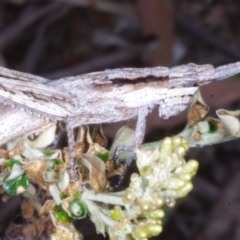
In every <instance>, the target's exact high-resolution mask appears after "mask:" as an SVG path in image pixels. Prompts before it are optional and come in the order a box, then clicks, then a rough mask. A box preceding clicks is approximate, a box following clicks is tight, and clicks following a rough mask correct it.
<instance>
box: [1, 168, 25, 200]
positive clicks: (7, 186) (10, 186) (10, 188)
mask: <svg viewBox="0 0 240 240" xmlns="http://www.w3.org/2000/svg"><path fill="white" fill-rule="evenodd" d="M9 176H10V173H8V174H7V175H6V176H5V178H4V179H3V189H4V190H5V192H7V193H8V194H10V195H17V194H19V193H22V192H23V191H24V190H26V189H27V188H28V186H29V177H28V176H27V174H23V175H21V176H20V177H17V178H15V179H11V180H8V177H9Z"/></svg>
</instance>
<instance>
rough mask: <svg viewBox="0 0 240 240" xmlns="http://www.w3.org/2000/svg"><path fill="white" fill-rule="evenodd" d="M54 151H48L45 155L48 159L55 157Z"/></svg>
mask: <svg viewBox="0 0 240 240" xmlns="http://www.w3.org/2000/svg"><path fill="white" fill-rule="evenodd" d="M53 153H54V152H53V151H50V150H48V151H46V152H45V153H44V154H45V155H46V156H47V157H50V156H52V155H53Z"/></svg>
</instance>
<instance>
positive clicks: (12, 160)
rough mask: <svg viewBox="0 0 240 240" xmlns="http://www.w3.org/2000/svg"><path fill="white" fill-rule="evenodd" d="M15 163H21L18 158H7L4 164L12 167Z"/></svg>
mask: <svg viewBox="0 0 240 240" xmlns="http://www.w3.org/2000/svg"><path fill="white" fill-rule="evenodd" d="M15 163H16V164H19V165H22V163H21V162H19V161H18V160H14V159H8V160H7V161H6V162H5V163H4V164H5V166H6V167H9V168H12V167H13V165H14V164H15Z"/></svg>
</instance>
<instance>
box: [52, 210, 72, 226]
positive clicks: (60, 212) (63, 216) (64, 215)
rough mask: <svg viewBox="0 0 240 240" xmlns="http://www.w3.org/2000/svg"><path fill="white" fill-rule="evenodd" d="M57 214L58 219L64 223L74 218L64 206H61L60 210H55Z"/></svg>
mask: <svg viewBox="0 0 240 240" xmlns="http://www.w3.org/2000/svg"><path fill="white" fill-rule="evenodd" d="M55 216H56V218H57V219H58V221H60V222H62V223H67V222H72V221H73V219H72V218H71V217H69V216H68V214H67V212H65V211H64V210H63V209H62V207H59V210H58V211H56V212H55Z"/></svg>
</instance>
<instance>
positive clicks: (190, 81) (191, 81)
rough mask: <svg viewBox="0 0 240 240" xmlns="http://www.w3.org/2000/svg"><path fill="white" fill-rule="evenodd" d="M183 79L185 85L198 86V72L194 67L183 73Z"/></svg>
mask: <svg viewBox="0 0 240 240" xmlns="http://www.w3.org/2000/svg"><path fill="white" fill-rule="evenodd" d="M182 80H183V86H184V87H196V86H198V72H197V71H196V70H194V69H189V70H187V71H186V72H185V73H184V74H183V76H182Z"/></svg>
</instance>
